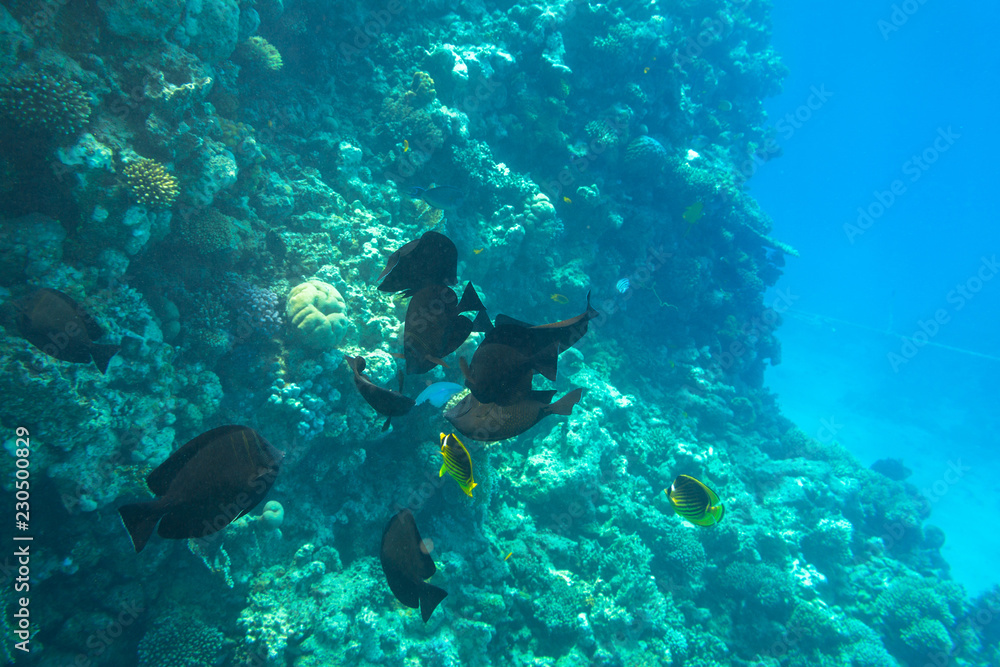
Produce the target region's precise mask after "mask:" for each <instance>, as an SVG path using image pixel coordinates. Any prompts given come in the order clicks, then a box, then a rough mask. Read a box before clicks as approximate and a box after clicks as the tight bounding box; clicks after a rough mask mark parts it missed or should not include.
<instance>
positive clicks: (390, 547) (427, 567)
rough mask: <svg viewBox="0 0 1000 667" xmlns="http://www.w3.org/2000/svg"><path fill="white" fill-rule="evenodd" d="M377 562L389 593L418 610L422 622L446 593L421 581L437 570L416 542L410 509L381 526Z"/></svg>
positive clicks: (417, 535)
mask: <svg viewBox="0 0 1000 667" xmlns="http://www.w3.org/2000/svg"><path fill="white" fill-rule="evenodd" d="M379 560H380V561H381V562H382V572H384V573H385V580H386V582H387V583H388V584H389V590H391V591H392V594H393V595H395V596H396V599H397V600H399V601H400V602H402V603H403V604H405V605H406V606H407V607H409V608H410V609H416V608H418V607H419V608H420V617H421V618H422V619H424V623H426V622H427V619H429V618H430V617H431V614H432V613H434V610H435V609H436V608H437V606H438V605H439V604H440V603H441V600H444V599H445V598H446V597H447V596H448V591H446V590H444V589H442V588H438V587H437V586H433V585H431V584H428V583H427V582H426V581H424V580H425V579H429V578H430V577H431V576H432V575H433V574H434V573H435V572H437V567H435V565H434V560H433V559H432V558H431V555H430V554H429V553H427V548H426V547H425V546H424V542H423V540H421V539H420V531H419V530H417V522H416V521H415V520H414V519H413V513H412V512H411V511H410V510H402V511H400V512H399V513H398V514H396V515H395V516H394V517H392V518H391V519H389V523H387V524H386V525H385V528H384V529H383V530H382V547H381V550H380V551H379Z"/></svg>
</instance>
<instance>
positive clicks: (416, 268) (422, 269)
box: [376, 232, 458, 296]
mask: <svg viewBox="0 0 1000 667" xmlns="http://www.w3.org/2000/svg"><path fill="white" fill-rule="evenodd" d="M457 274H458V249H457V248H456V247H455V244H454V243H453V242H452V240H451V239H449V238H448V237H447V236H445V235H444V234H440V233H438V232H425V233H424V235H423V236H421V237H420V238H419V239H416V240H415V241H410V242H409V243H407V244H406V245H404V246H403V247H402V248H400V249H399V250H397V251H396V252H394V253H392V254H391V255H389V259H388V260H387V261H386V263H385V268H384V269H383V270H382V273H381V274H380V275H379V277H378V278H376V280H382V279H383V278H385V280H382V284H381V285H379V286H378V289H379V291H381V292H403V293H404V294H405V295H406V296H413V295H414V294H416V293H417V292H418V291H420V290H421V289H423V288H424V287H427V286H429V285H454V284H455V282H456V280H457V278H456V276H457Z"/></svg>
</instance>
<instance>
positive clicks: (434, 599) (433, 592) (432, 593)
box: [420, 583, 448, 623]
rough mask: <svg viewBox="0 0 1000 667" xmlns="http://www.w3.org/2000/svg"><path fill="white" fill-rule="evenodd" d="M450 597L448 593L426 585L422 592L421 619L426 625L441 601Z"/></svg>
mask: <svg viewBox="0 0 1000 667" xmlns="http://www.w3.org/2000/svg"><path fill="white" fill-rule="evenodd" d="M446 597H448V591H446V590H444V589H443V588H438V587H437V586H434V585H432V584H427V583H425V584H424V585H423V587H422V588H421V590H420V618H422V619H424V623H426V622H427V619H429V618H430V617H431V614H433V613H434V610H435V609H437V606H438V605H439V604H441V600H444V599H445V598H446Z"/></svg>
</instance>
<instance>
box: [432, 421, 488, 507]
mask: <svg viewBox="0 0 1000 667" xmlns="http://www.w3.org/2000/svg"><path fill="white" fill-rule="evenodd" d="M441 456H442V457H443V458H444V463H443V464H441V470H440V471H438V477H443V476H444V471H445V470H447V471H448V474H449V475H451V476H452V477H453V478H454V479H455V481H456V482H458V486H459V487H460V488H461V489H462V490H463V491H465V495H467V496H469V497H470V498H471V497H472V490H473V489H474V488H476V487H477V486H479V485H478V484H476V482H475V480H473V479H472V459H471V458H470V457H469V450H468V449H466V448H465V445H463V444H462V441H461V440H459V439H458V438H456V437H455V434H454V433H451V434H449V435H445V434H444V433H442V434H441Z"/></svg>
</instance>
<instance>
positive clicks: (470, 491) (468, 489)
mask: <svg viewBox="0 0 1000 667" xmlns="http://www.w3.org/2000/svg"><path fill="white" fill-rule="evenodd" d="M477 486H479V482H473V483H472V484H470V485H469V486H468V487H465V486H463V487H462V490H463V491H465V495H467V496H469V497H470V498H471V497H472V490H473V489H474V488H476V487H477Z"/></svg>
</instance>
